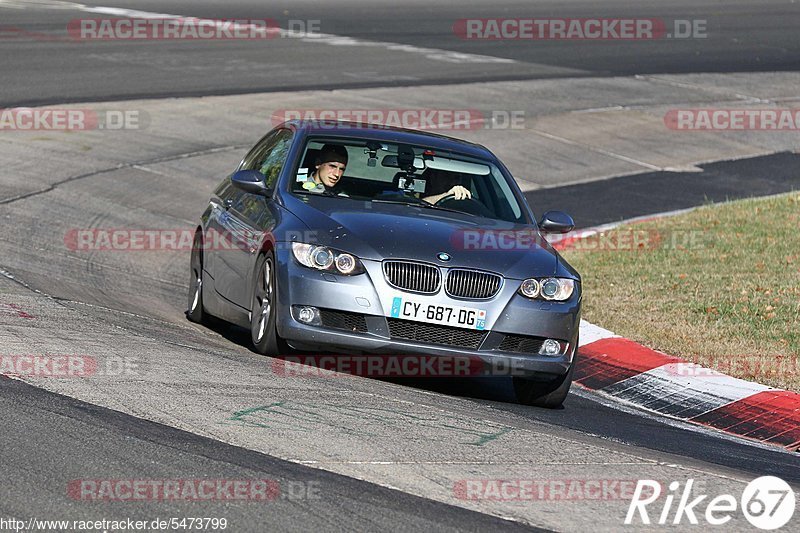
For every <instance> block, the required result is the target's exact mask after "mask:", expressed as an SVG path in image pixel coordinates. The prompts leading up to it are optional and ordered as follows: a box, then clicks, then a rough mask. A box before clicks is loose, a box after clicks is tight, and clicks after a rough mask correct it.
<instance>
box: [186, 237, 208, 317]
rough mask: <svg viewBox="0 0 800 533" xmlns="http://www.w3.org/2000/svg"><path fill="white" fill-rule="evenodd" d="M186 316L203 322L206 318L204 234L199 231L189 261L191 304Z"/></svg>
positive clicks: (187, 308)
mask: <svg viewBox="0 0 800 533" xmlns="http://www.w3.org/2000/svg"><path fill="white" fill-rule="evenodd" d="M186 318H188V319H189V320H191V321H192V322H197V323H198V324H202V323H204V322H205V320H206V314H205V311H204V310H203V235H202V233H200V232H199V231H198V232H197V233H196V234H195V236H194V243H193V244H192V257H191V259H190V261H189V304H188V306H187V307H186Z"/></svg>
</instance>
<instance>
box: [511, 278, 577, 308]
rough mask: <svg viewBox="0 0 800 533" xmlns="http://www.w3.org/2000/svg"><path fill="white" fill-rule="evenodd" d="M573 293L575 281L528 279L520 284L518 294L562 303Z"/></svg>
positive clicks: (566, 279)
mask: <svg viewBox="0 0 800 533" xmlns="http://www.w3.org/2000/svg"><path fill="white" fill-rule="evenodd" d="M574 291H575V280H572V279H568V278H543V279H537V278H530V279H526V280H525V281H523V282H522V285H520V287H519V291H518V292H519V293H520V294H521V295H523V296H527V297H528V298H532V299H533V298H539V299H542V300H550V301H556V302H563V301H564V300H569V297H570V296H572V293H573V292H574Z"/></svg>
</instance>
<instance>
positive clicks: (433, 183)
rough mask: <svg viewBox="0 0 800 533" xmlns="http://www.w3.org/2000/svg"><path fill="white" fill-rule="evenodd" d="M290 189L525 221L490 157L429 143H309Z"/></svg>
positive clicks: (520, 209) (312, 141)
mask: <svg viewBox="0 0 800 533" xmlns="http://www.w3.org/2000/svg"><path fill="white" fill-rule="evenodd" d="M300 161H301V164H300V166H299V167H298V168H297V170H296V172H295V179H294V180H293V182H292V184H291V190H292V192H293V193H294V194H297V195H326V196H331V197H337V198H342V199H347V198H349V199H353V200H359V201H367V202H371V203H374V204H376V205H375V206H373V207H372V208H373V209H380V205H381V204H385V203H393V204H397V203H400V204H408V205H413V206H417V207H423V208H430V209H441V210H443V211H457V212H459V213H463V214H467V215H470V216H475V217H485V218H491V219H496V220H504V221H508V222H515V223H527V220H526V217H525V215H524V213H523V209H522V207H521V206H520V204H519V202H518V201H517V199H516V198H515V197H514V194H513V192H512V189H511V187H510V186H509V184H508V182H507V181H506V178H505V176H504V175H503V174H502V172H501V171H500V169H499V168H498V167H497V166H496V165H495V164H493V163H492V162H491V161H488V160H482V159H477V158H474V157H469V156H465V155H461V154H454V153H450V152H446V153H443V152H437V151H436V150H433V149H430V148H427V147H425V146H413V145H408V144H393V143H387V142H383V141H369V140H367V139H342V138H336V139H335V140H334V139H330V140H328V139H312V140H309V141H308V142H307V143H306V146H305V148H304V151H303V156H302V158H301V160H300Z"/></svg>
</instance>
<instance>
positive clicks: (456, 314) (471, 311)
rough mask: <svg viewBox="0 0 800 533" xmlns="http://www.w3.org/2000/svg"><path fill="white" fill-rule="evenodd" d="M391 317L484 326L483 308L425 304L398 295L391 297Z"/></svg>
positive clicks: (477, 327)
mask: <svg viewBox="0 0 800 533" xmlns="http://www.w3.org/2000/svg"><path fill="white" fill-rule="evenodd" d="M391 317H392V318H404V319H407V320H416V321H417V322H430V323H432V324H444V325H445V326H455V327H457V328H469V329H480V330H482V329H484V328H486V311H485V310H483V309H475V308H473V307H456V306H451V305H439V304H426V303H422V302H417V301H415V300H408V299H406V298H400V297H398V296H396V297H394V298H393V299H392V311H391Z"/></svg>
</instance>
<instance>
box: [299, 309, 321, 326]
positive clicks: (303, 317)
mask: <svg viewBox="0 0 800 533" xmlns="http://www.w3.org/2000/svg"><path fill="white" fill-rule="evenodd" d="M297 320H299V321H300V322H302V323H304V324H310V325H312V326H319V325H320V324H321V323H322V321H321V320H320V317H319V309H317V308H316V307H310V306H304V307H301V308H299V309H298V310H297Z"/></svg>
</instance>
